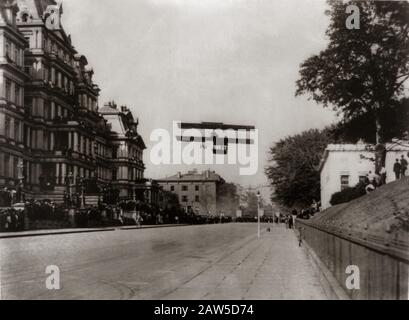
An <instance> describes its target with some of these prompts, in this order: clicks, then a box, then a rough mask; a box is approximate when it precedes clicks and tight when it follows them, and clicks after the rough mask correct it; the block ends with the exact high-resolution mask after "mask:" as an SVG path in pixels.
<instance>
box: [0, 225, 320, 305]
mask: <svg viewBox="0 0 409 320" xmlns="http://www.w3.org/2000/svg"><path fill="white" fill-rule="evenodd" d="M0 252H1V256H0V258H1V290H2V292H1V298H2V299H138V300H143V299H164V300H167V299H185V300H188V299H206V300H212V299H227V300H230V299H250V300H251V299H325V298H326V297H325V294H324V292H323V290H322V288H321V286H320V284H319V280H318V277H317V276H316V275H315V273H314V271H313V268H312V266H311V265H310V263H309V262H308V260H307V257H306V254H305V252H304V249H303V248H299V247H298V242H297V237H296V235H295V233H294V232H293V231H292V230H287V229H285V227H284V226H273V228H272V232H271V233H268V232H267V231H266V226H265V225H264V226H263V228H262V234H261V239H257V225H256V224H224V225H204V226H187V227H174V228H159V229H146V230H116V231H110V232H97V233H84V234H69V235H52V236H38V237H30V238H16V239H2V240H0ZM49 265H56V266H58V268H59V269H60V281H61V288H60V290H49V289H47V288H46V285H45V282H46V279H47V277H48V276H49V275H47V274H46V273H45V270H46V267H47V266H49Z"/></svg>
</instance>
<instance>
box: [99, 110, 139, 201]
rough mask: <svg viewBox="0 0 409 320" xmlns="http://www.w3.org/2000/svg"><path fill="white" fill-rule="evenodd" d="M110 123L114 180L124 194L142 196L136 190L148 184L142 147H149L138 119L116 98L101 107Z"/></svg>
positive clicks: (123, 195) (122, 195) (116, 186)
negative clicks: (115, 100)
mask: <svg viewBox="0 0 409 320" xmlns="http://www.w3.org/2000/svg"><path fill="white" fill-rule="evenodd" d="M99 113H100V114H101V115H102V116H103V117H104V119H105V120H106V122H107V123H108V125H110V127H111V134H110V139H109V140H110V142H111V148H112V159H111V163H112V165H113V168H114V171H113V174H112V181H113V185H114V188H116V189H118V190H119V192H120V193H119V196H120V197H121V198H132V197H135V198H139V199H141V197H142V195H141V194H139V195H137V194H136V193H137V190H143V189H144V188H143V186H144V184H145V181H144V171H145V165H144V163H143V151H144V150H145V149H146V146H145V143H144V141H143V139H142V137H141V136H140V135H139V134H138V124H139V121H138V120H135V119H134V117H133V115H132V113H131V111H130V110H129V109H128V108H127V107H125V106H122V107H120V108H119V107H118V106H117V105H116V104H115V103H114V102H110V103H106V104H105V105H104V107H102V108H100V109H99Z"/></svg>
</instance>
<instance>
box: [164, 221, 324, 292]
mask: <svg viewBox="0 0 409 320" xmlns="http://www.w3.org/2000/svg"><path fill="white" fill-rule="evenodd" d="M186 297H189V299H197V300H225V299H227V300H232V299H233V300H259V299H260V300H282V299H292V300H293V299H300V300H321V299H327V298H328V297H327V296H326V294H325V292H324V290H323V288H322V286H321V283H320V281H319V276H318V274H317V273H316V271H315V269H314V268H313V266H312V265H311V263H310V261H309V260H308V258H307V255H306V252H305V249H304V248H302V247H301V248H300V247H299V246H298V240H297V236H296V234H295V232H294V231H293V230H288V229H286V228H285V227H284V226H282V225H281V226H276V225H275V226H274V227H273V228H272V230H271V232H270V233H269V232H265V231H264V232H263V233H262V237H261V239H257V238H253V240H251V241H249V242H247V243H245V244H244V245H241V246H240V247H239V248H238V249H237V250H234V251H233V252H231V253H229V254H227V255H226V256H224V257H223V258H222V259H220V260H218V261H216V262H215V263H214V264H212V265H211V266H210V267H209V268H207V269H206V270H204V271H202V272H201V273H199V274H198V275H197V276H195V277H193V278H192V279H190V280H189V281H187V282H185V283H184V284H183V285H182V286H180V287H178V288H177V289H175V290H173V291H172V292H169V293H168V294H167V295H165V296H162V297H160V298H161V299H164V300H173V299H186Z"/></svg>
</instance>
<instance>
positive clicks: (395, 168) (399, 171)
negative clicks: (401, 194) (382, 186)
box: [393, 159, 402, 180]
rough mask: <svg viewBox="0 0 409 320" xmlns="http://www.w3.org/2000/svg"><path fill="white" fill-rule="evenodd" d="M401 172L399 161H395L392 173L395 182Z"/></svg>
mask: <svg viewBox="0 0 409 320" xmlns="http://www.w3.org/2000/svg"><path fill="white" fill-rule="evenodd" d="M401 171H402V166H401V164H400V162H399V159H396V162H395V164H394V165H393V172H395V177H396V180H399V179H400V174H401Z"/></svg>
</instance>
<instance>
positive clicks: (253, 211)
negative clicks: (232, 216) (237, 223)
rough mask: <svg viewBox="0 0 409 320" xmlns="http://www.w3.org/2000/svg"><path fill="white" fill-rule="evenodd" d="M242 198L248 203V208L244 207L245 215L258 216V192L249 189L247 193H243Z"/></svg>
mask: <svg viewBox="0 0 409 320" xmlns="http://www.w3.org/2000/svg"><path fill="white" fill-rule="evenodd" d="M242 200H244V201H245V203H246V208H245V209H244V215H246V216H252V217H257V213H258V206H259V204H258V198H257V194H256V193H254V192H253V191H249V190H247V191H246V192H245V194H243V195H242Z"/></svg>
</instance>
